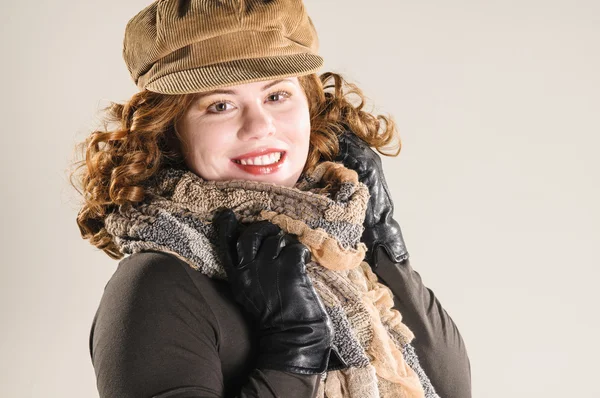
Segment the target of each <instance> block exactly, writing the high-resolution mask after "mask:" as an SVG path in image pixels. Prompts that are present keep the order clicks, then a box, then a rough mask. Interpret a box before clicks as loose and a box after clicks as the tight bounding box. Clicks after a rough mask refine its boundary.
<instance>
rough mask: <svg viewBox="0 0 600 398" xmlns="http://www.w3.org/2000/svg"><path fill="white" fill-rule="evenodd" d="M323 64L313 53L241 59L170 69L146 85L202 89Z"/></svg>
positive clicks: (167, 90)
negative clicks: (171, 71) (167, 72)
mask: <svg viewBox="0 0 600 398" xmlns="http://www.w3.org/2000/svg"><path fill="white" fill-rule="evenodd" d="M322 66H323V58H322V57H320V56H318V55H316V54H310V53H302V54H293V55H284V56H276V57H266V58H251V59H238V60H234V61H228V62H222V63H218V64H213V65H206V66H201V67H198V68H193V69H188V70H184V71H178V72H175V73H170V74H168V75H165V76H162V77H159V78H157V79H156V80H153V81H151V82H149V83H147V84H146V86H145V87H144V88H145V89H147V90H149V91H153V92H156V93H161V94H190V93H200V92H203V91H209V90H214V89H217V88H223V87H227V86H233V85H237V84H244V83H252V82H257V81H262V80H272V79H279V78H284V77H290V76H302V75H308V74H310V73H314V72H317V71H318V70H319V69H320V68H321V67H322Z"/></svg>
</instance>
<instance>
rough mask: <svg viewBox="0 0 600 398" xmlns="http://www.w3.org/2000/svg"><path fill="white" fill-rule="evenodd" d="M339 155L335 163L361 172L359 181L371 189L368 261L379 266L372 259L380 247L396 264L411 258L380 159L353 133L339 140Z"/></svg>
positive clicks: (365, 235)
mask: <svg viewBox="0 0 600 398" xmlns="http://www.w3.org/2000/svg"><path fill="white" fill-rule="evenodd" d="M338 140H339V145H340V152H339V154H338V156H337V157H336V159H335V160H336V161H338V162H342V163H343V164H344V165H345V166H346V167H347V168H349V169H352V170H354V171H356V172H357V173H358V179H359V181H360V182H362V183H363V184H365V185H366V186H367V187H368V188H369V193H370V194H371V198H370V199H369V204H368V206H367V213H366V217H365V222H364V227H365V230H364V232H363V235H362V241H363V242H364V243H365V244H366V246H367V254H366V256H365V261H367V263H369V265H371V267H374V268H375V267H376V266H377V261H376V259H375V258H373V256H374V255H375V253H376V252H377V248H378V247H380V246H381V247H382V248H383V249H385V251H386V253H387V254H388V256H389V257H390V258H391V259H392V260H393V261H394V262H396V263H400V262H403V261H404V260H407V259H408V258H409V254H408V251H407V250H406V245H405V244H404V239H403V237H402V231H401V230H400V225H399V224H398V223H397V222H396V220H394V218H393V215H394V204H393V203H392V199H391V196H390V192H389V190H388V187H387V183H386V182H385V177H384V176H383V169H382V167H381V158H380V157H379V155H378V154H377V153H376V152H375V151H374V150H373V149H371V147H370V146H369V145H368V144H367V143H366V142H365V141H363V140H362V139H360V138H359V137H358V136H357V135H356V134H354V133H353V132H352V131H350V130H347V131H346V132H344V134H343V135H341V136H339V137H338Z"/></svg>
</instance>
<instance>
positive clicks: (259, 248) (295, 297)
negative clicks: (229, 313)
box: [214, 210, 339, 374]
mask: <svg viewBox="0 0 600 398" xmlns="http://www.w3.org/2000/svg"><path fill="white" fill-rule="evenodd" d="M214 225H215V227H216V229H217V234H218V239H219V251H220V253H219V254H220V257H221V260H222V262H223V265H224V267H225V271H226V273H227V277H228V279H229V282H230V284H231V288H232V290H233V293H234V297H235V299H236V301H237V302H238V303H239V304H241V305H242V307H243V308H245V309H246V311H247V312H248V313H249V314H250V315H251V316H252V317H253V318H254V320H255V321H256V324H257V327H258V335H259V341H260V343H259V344H260V346H259V349H258V351H259V355H258V364H257V366H258V367H259V368H264V369H275V370H283V371H287V372H292V373H302V374H317V373H322V372H323V371H325V370H326V369H327V368H328V362H329V356H330V352H331V350H332V339H333V328H332V324H331V320H330V319H329V316H328V315H327V312H325V308H324V307H323V304H322V303H321V301H320V300H319V298H318V297H317V293H316V292H315V290H314V288H313V286H312V283H311V281H310V280H309V278H308V276H307V274H306V263H307V262H309V261H310V250H309V249H308V248H307V247H306V246H304V245H303V244H301V243H300V242H298V240H297V239H296V238H294V237H293V236H292V235H289V234H285V233H283V232H282V231H281V229H280V228H279V227H278V226H277V225H275V224H273V223H270V222H268V221H261V222H257V223H253V224H250V225H249V226H248V227H245V228H244V227H243V226H242V225H241V224H239V223H238V221H237V219H236V217H235V214H234V213H233V212H232V211H231V210H224V211H222V212H220V213H217V214H216V216H215V218H214ZM335 357H336V359H338V360H339V358H338V357H337V355H335Z"/></svg>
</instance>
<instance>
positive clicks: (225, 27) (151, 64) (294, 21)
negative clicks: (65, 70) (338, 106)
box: [123, 0, 323, 94]
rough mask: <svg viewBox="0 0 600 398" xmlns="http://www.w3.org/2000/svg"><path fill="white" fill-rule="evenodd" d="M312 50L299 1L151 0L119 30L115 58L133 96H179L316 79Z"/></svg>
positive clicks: (317, 62)
mask: <svg viewBox="0 0 600 398" xmlns="http://www.w3.org/2000/svg"><path fill="white" fill-rule="evenodd" d="M318 47H319V42H318V37H317V33H316V31H315V28H314V26H313V23H312V21H311V19H310V17H309V16H308V15H307V14H306V9H305V7H304V5H303V3H302V1H301V0H187V1H186V0H158V1H155V2H153V3H152V4H151V5H149V6H148V7H146V8H144V9H143V10H142V11H140V12H139V13H138V14H137V15H136V16H134V17H133V18H132V19H131V20H129V22H128V23H127V27H126V28H125V39H124V41H123V58H124V59H125V63H126V64H127V68H128V69H129V73H130V74H131V77H132V79H133V81H134V82H135V84H136V85H137V86H138V88H140V90H143V89H147V90H149V91H154V92H157V93H163V94H187V93H196V92H202V91H208V90H213V89H215V88H219V87H224V86H230V85H235V84H242V83H250V82H255V81H260V80H270V79H277V78H282V77H288V76H301V75H306V74H309V73H313V72H316V71H317V70H319V69H320V68H321V66H322V65H323V58H321V57H320V56H319V55H318V54H317V51H318Z"/></svg>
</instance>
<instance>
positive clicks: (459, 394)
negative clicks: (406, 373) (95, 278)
mask: <svg viewBox="0 0 600 398" xmlns="http://www.w3.org/2000/svg"><path fill="white" fill-rule="evenodd" d="M377 258H378V259H379V260H378V262H379V263H378V267H377V268H376V273H377V274H378V276H379V277H380V279H381V281H382V282H383V283H385V284H386V285H388V286H389V287H390V288H391V290H392V291H393V293H394V295H395V303H396V308H397V309H399V310H400V312H401V313H402V316H403V319H404V322H405V323H406V324H407V326H408V327H409V328H411V329H412V330H413V332H414V333H415V336H416V337H415V340H413V345H414V347H415V350H416V352H417V354H418V356H419V360H420V362H421V365H422V367H423V369H424V370H425V372H426V373H427V374H428V376H429V377H430V379H431V382H432V384H433V386H434V387H435V388H436V390H437V392H438V394H439V395H440V397H442V398H468V397H471V392H470V390H471V385H470V384H471V374H470V365H469V359H468V357H467V353H466V350H465V346H464V343H463V341H462V338H461V336H460V334H459V332H458V329H457V328H456V326H455V325H454V323H453V321H452V319H451V318H450V317H449V316H448V314H447V313H446V312H445V311H444V309H443V308H442V306H441V304H440V303H439V302H438V300H437V299H436V297H435V295H434V294H433V292H431V290H429V289H427V288H426V287H425V286H423V284H422V283H421V278H420V276H419V274H418V273H417V272H415V271H414V270H412V267H411V265H410V263H409V262H408V260H407V261H406V262H405V263H403V264H394V263H393V262H391V261H390V260H389V258H388V257H387V256H385V255H384V254H383V253H379V255H378V256H377ZM252 331H253V327H252V325H251V321H250V320H249V318H247V317H246V316H245V314H244V313H243V312H242V310H241V308H240V307H239V306H238V305H237V304H236V302H235V301H234V299H233V296H232V294H231V292H230V288H229V285H228V284H227V283H226V282H223V281H218V280H214V279H210V278H208V277H206V276H205V275H203V274H201V273H200V272H198V271H195V270H193V269H192V268H191V267H190V266H189V265H187V264H186V263H184V262H183V261H182V260H180V259H178V258H177V257H175V256H173V255H171V254H167V253H162V252H154V251H149V252H145V253H138V254H134V255H131V256H129V257H127V258H125V259H123V260H122V261H121V262H120V263H119V265H118V267H117V269H116V271H115V273H114V274H113V276H112V277H111V279H110V280H109V281H108V283H107V285H106V287H105V289H104V294H103V296H102V299H101V301H100V304H99V307H98V311H97V312H96V315H95V317H94V320H93V323H92V328H91V333H90V355H91V357H92V363H93V366H94V370H95V373H96V378H97V387H98V391H99V393H100V397H119V398H127V397H136V398H138V397H159V398H166V397H171V398H199V397H260V398H269V397H286V398H293V397H298V398H301V397H302V398H304V397H313V396H314V395H315V393H316V389H317V386H318V382H319V375H315V376H306V375H296V374H292V373H285V372H279V371H273V370H266V369H264V370H261V369H256V368H255V366H254V360H255V358H256V352H255V347H256V344H255V343H254V342H255V336H254V335H253V332H252Z"/></svg>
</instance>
